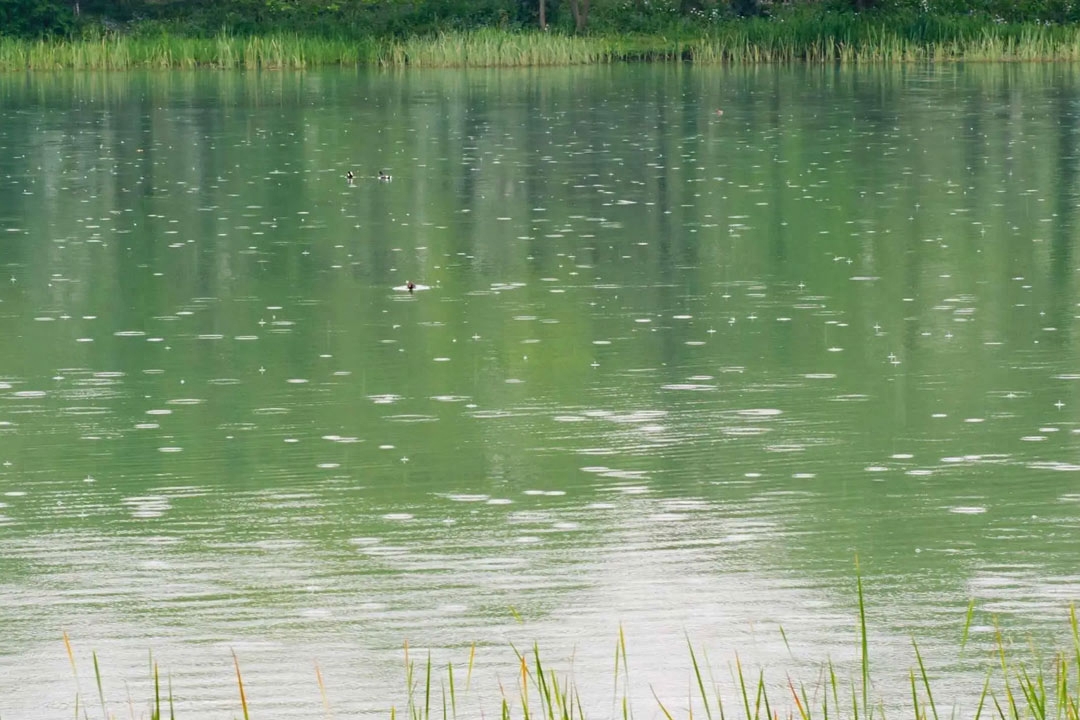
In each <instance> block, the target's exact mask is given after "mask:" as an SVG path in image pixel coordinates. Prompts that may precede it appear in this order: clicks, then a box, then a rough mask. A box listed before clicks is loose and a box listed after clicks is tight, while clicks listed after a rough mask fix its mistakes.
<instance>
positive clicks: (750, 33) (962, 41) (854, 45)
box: [0, 13, 1080, 71]
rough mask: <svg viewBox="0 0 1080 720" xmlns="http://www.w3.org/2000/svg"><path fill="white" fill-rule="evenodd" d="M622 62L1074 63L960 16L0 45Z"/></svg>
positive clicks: (17, 61)
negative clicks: (592, 31) (631, 29)
mask: <svg viewBox="0 0 1080 720" xmlns="http://www.w3.org/2000/svg"><path fill="white" fill-rule="evenodd" d="M627 60H651V61H663V60H688V61H691V62H695V63H703V64H709V63H736V64H750V63H786V62H810V63H835V62H840V63H899V62H914V61H953V60H977V61H1017V60H1019V61H1044V60H1080V27H1077V26H1064V25H1038V24H1004V23H1001V24H999V23H993V22H990V21H988V20H983V19H976V18H967V17H932V16H925V15H910V16H897V17H885V16H874V15H855V14H839V13H814V14H792V15H791V16H788V17H783V18H772V19H763V18H752V19H745V20H739V21H726V22H722V23H717V24H714V25H711V26H708V27H703V28H702V29H700V31H695V32H694V33H688V32H687V31H685V30H683V31H680V32H679V33H678V34H674V35H672V36H666V35H630V34H622V35H566V34H562V33H558V32H539V31H505V30H497V29H491V28H482V29H478V30H470V31H460V32H443V33H439V34H436V35H430V36H412V37H407V38H405V39H398V38H375V37H358V38H349V37H336V38H333V37H320V36H306V35H299V34H281V33H279V34H267V35H251V36H247V35H232V34H226V33H222V34H219V35H217V36H215V37H184V36H181V35H170V34H156V35H149V36H143V35H139V34H134V35H106V36H103V37H99V38H92V39H73V40H25V39H17V38H11V37H3V36H0V71H13V70H60V69H74V70H127V69H134V68H162V69H163V68H185V69H190V68H221V69H245V70H255V69H300V68H310V67H316V66H324V65H340V66H350V67H355V66H380V67H425V68H439V67H516V66H541V65H582V64H597V63H609V62H615V61H627Z"/></svg>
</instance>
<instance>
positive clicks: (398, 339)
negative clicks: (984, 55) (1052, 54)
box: [0, 65, 1080, 718]
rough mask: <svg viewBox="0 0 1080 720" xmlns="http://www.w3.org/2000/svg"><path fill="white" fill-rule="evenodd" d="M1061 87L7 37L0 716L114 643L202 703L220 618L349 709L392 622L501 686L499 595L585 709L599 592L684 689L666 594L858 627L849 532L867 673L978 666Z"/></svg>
mask: <svg viewBox="0 0 1080 720" xmlns="http://www.w3.org/2000/svg"><path fill="white" fill-rule="evenodd" d="M717 110H722V111H723V112H722V113H718V112H717ZM1078 113H1080V75H1078V71H1077V68H1075V67H1072V66H1067V65H1010V66H998V65H978V66H967V65H954V66H945V67H938V68H931V69H928V68H917V67H897V68H872V69H833V68H827V69H825V68H807V67H793V68H778V67H761V68H751V69H730V68H708V69H702V68H692V67H684V66H675V65H659V66H616V67H602V68H585V69H580V68H576V69H565V70H551V69H545V70H523V71H468V72H464V71H461V72H459V71H448V72H432V73H423V72H413V73H379V72H369V71H340V70H328V71H317V72H306V73H301V74H291V73H152V74H141V73H125V74H72V73H65V74H56V75H47V74H37V75H5V76H0V335H2V337H3V338H4V351H3V352H2V353H0V627H2V628H3V638H4V641H3V643H2V644H0V714H2V715H4V716H8V715H10V716H12V717H21V718H46V717H58V716H63V715H64V714H65V713H70V712H72V710H73V708H74V703H75V695H76V692H77V688H78V689H81V692H82V700H83V701H84V702H85V700H86V698H88V697H89V698H93V699H95V701H96V688H94V685H93V676H92V665H91V664H90V652H91V650H95V651H96V652H97V654H98V657H99V660H100V662H101V665H102V670H103V675H104V679H105V689H106V696H107V698H108V700H109V701H110V703H111V704H112V705H114V707H113V712H117V713H119V712H122V711H125V710H124V707H123V705H124V704H126V698H127V694H128V693H129V692H130V694H131V695H132V696H134V697H135V699H136V704H137V705H139V704H140V703H141V702H142V700H143V698H145V697H147V696H148V695H149V692H150V691H149V689H148V688H149V686H148V682H147V678H148V672H147V653H148V652H151V651H152V652H153V654H154V658H155V659H156V660H157V661H158V662H159V663H160V664H161V667H162V669H163V672H168V673H169V674H170V675H171V679H172V686H173V692H174V695H175V697H176V700H177V710H178V713H179V714H180V715H181V716H184V717H191V716H195V717H231V716H234V715H236V714H237V713H238V708H239V705H238V700H237V698H236V690H235V687H234V685H233V681H232V672H233V671H232V662H233V660H232V655H231V653H230V651H231V650H234V651H235V652H236V654H237V656H238V657H239V658H240V661H241V665H242V667H243V669H244V674H245V684H246V686H247V691H248V697H249V698H250V700H251V704H252V707H253V709H254V710H255V711H256V712H257V713H258V714H259V715H272V716H273V717H276V718H300V717H310V716H311V714H312V712H320V711H321V710H320V708H321V707H322V698H321V696H320V690H319V685H318V682H317V680H316V671H315V667H316V664H317V666H318V668H319V669H320V671H321V673H322V675H323V679H324V681H325V685H326V689H327V696H328V699H329V701H330V704H331V706H332V708H333V709H334V711H335V713H337V714H339V715H351V714H359V715H364V716H374V715H375V714H380V716H385V714H386V713H388V711H389V708H390V706H391V705H396V706H397V707H398V708H399V710H400V709H401V708H402V706H403V703H404V701H405V697H406V693H405V679H404V672H403V666H404V652H403V645H404V643H405V642H406V641H407V642H408V644H409V647H410V651H409V652H410V657H411V658H412V659H414V660H415V659H417V658H420V659H421V660H420V661H421V662H423V659H425V658H426V657H427V653H428V651H430V652H431V655H432V657H433V659H434V661H435V662H436V664H445V663H446V662H447V661H452V662H453V663H454V664H455V665H456V666H458V668H461V667H464V665H465V664H466V663H467V659H468V655H469V648H470V646H471V645H472V644H473V643H474V642H475V643H476V644H477V647H478V649H477V669H476V671H475V672H476V674H475V677H474V678H473V683H472V689H471V690H470V693H469V694H468V695H467V696H466V697H465V699H463V700H462V702H463V703H464V704H465V706H466V707H468V708H469V712H472V713H473V714H474V715H475V714H476V713H479V712H483V713H485V714H488V713H491V714H494V713H497V712H498V691H497V684H496V683H497V680H501V681H503V682H505V683H509V684H511V685H512V684H513V682H514V677H515V672H516V665H515V662H516V661H515V660H514V658H513V653H512V650H511V649H510V643H511V642H513V643H515V644H516V645H517V646H518V647H527V646H529V645H530V644H531V643H532V642H533V641H534V640H535V641H537V642H538V643H539V645H540V647H541V649H542V650H544V651H545V652H546V654H547V655H548V658H549V660H551V661H552V662H555V663H556V664H559V663H561V666H562V667H564V668H569V667H570V666H571V665H572V667H573V669H574V674H575V677H576V678H577V680H578V682H579V684H580V685H581V687H582V690H583V693H584V695H585V698H586V703H587V704H589V703H591V704H589V705H588V708H589V709H590V710H591V711H592V715H593V716H595V717H605V716H607V715H609V714H611V713H612V712H613V711H614V708H613V707H612V702H611V692H612V682H611V677H612V670H613V657H614V655H613V650H614V645H615V640H616V638H617V636H618V632H619V627H620V625H621V627H622V628H623V629H624V631H625V634H626V637H627V642H628V649H629V656H630V660H631V664H632V673H633V674H632V677H633V678H634V679H635V683H634V687H633V688H632V691H631V695H632V696H633V699H634V703H635V706H636V707H637V709H638V711H639V713H644V714H645V715H646V716H649V717H652V716H653V714H655V713H657V712H658V710H656V709H655V708H656V705H655V702H654V701H653V700H652V695H651V690H650V685H651V688H652V689H655V691H656V692H657V694H658V695H659V696H661V697H662V698H665V700H666V702H668V703H669V707H671V708H673V709H680V708H681V709H682V711H683V712H685V707H686V700H685V698H686V689H687V687H688V682H689V677H690V676H689V674H688V673H689V667H688V666H689V657H688V654H687V653H686V651H685V636H686V635H688V636H689V637H690V638H691V639H692V640H693V641H694V642H695V644H697V645H700V646H701V647H703V648H707V649H708V651H709V656H710V660H711V662H712V664H713V665H714V667H715V668H716V669H717V670H716V672H717V679H718V681H719V682H720V683H721V685H722V686H726V687H730V683H731V679H730V673H729V672H728V665H729V663H730V662H732V661H733V658H734V653H735V651H738V652H739V656H740V658H741V661H742V662H743V664H744V665H747V666H750V667H757V666H764V667H766V668H768V671H769V672H771V673H773V674H774V675H775V676H774V677H772V681H773V682H776V683H778V684H782V683H784V682H786V673H788V672H791V673H793V674H796V675H801V676H804V677H806V679H808V680H812V679H813V678H814V670H813V667H814V664H815V663H817V662H820V661H821V660H823V659H824V658H826V657H832V658H834V659H836V660H837V661H838V662H840V663H842V664H844V663H849V662H851V661H852V660H853V659H854V658H855V657H856V649H857V646H856V640H855V638H856V617H857V616H856V609H855V602H856V600H855V590H854V564H855V557H856V555H858V557H859V560H860V564H861V567H862V571H863V574H864V578H865V581H866V585H867V589H868V598H869V607H868V619H869V622H870V624H871V630H872V637H871V640H872V653H873V654H874V655H873V657H874V659H875V673H876V674H878V683H877V687H876V690H877V691H878V692H879V693H880V694H881V695H884V696H887V697H896V698H900V699H902V698H903V697H905V695H906V694H907V693H908V692H909V690H905V687H906V685H905V683H906V682H907V680H906V669H907V668H908V667H909V666H911V664H912V663H913V653H912V652H911V649H910V644H909V641H908V637H909V635H910V634H912V633H914V634H915V635H917V636H918V637H919V638H920V640H921V643H922V647H923V651H924V655H925V657H926V658H927V660H928V662H929V665H930V668H931V669H932V671H933V673H934V674H935V677H937V678H940V679H939V683H940V684H941V687H942V690H941V691H940V693H941V695H942V696H944V697H946V698H949V697H952V696H956V697H959V698H970V697H971V696H972V695H975V694H977V693H978V691H979V690H980V689H981V675H979V674H978V672H979V671H978V670H977V668H979V667H981V666H982V662H983V659H984V657H985V655H986V653H987V648H988V647H989V646H990V643H991V642H992V635H993V632H992V624H993V622H994V621H995V619H996V620H997V621H999V622H1000V623H1001V624H1002V625H1003V626H1004V627H1006V628H1008V629H1009V630H1010V632H1011V633H1012V637H1014V638H1015V640H1016V642H1017V643H1018V644H1023V643H1024V642H1026V641H1027V640H1028V639H1031V640H1032V642H1033V643H1034V644H1035V645H1037V646H1041V645H1044V644H1049V643H1052V642H1054V641H1055V639H1060V638H1061V637H1062V636H1063V634H1064V631H1065V630H1066V628H1067V625H1066V609H1067V606H1068V603H1069V602H1070V601H1071V600H1073V599H1075V598H1076V597H1077V595H1078V590H1080V577H1078V574H1077V567H1076V558H1077V557H1078V556H1080V554H1078V553H1080V483H1078V480H1080V476H1078V475H1077V471H1078V470H1080V457H1078V447H1080V446H1078V439H1077V433H1078V432H1080V425H1078V423H1077V410H1078V409H1080V394H1078V389H1080V383H1078V381H1080V354H1078V352H1077V350H1078V349H1077V341H1076V338H1075V337H1074V333H1075V332H1076V329H1077V323H1076V321H1077V305H1078V302H1080V301H1078V298H1077V281H1076V260H1075V258H1074V251H1075V247H1076V233H1077V228H1076V209H1077V206H1078V203H1080V193H1078V188H1077V181H1078V161H1080V153H1078V144H1080V135H1078V128H1080V117H1078ZM350 169H352V170H354V171H355V172H356V173H357V175H358V177H357V179H356V180H355V181H354V182H352V183H349V182H347V181H346V179H345V173H346V172H347V171H348V170H350ZM381 169H385V170H386V171H387V172H389V173H390V174H391V175H392V177H393V179H392V180H391V181H390V182H381V181H379V180H377V179H376V175H377V173H378V171H379V170H381ZM408 280H413V281H414V282H417V283H420V284H422V285H423V286H425V289H422V290H420V291H418V292H415V293H411V294H410V293H408V292H403V291H401V290H400V289H399V288H400V287H401V286H403V285H404V284H405V283H406V281H408ZM972 597H973V598H975V600H976V608H977V611H976V615H975V622H974V625H973V630H972V641H971V643H972V647H974V648H975V649H974V650H970V649H969V651H968V652H967V653H966V654H965V657H964V658H963V659H961V658H960V657H959V653H958V652H957V647H958V645H959V638H960V635H961V631H962V627H963V623H964V610H965V608H966V606H967V602H968V599H969V598H972ZM781 626H782V627H783V629H784V633H783V635H782V634H781V632H780V627H781ZM63 632H67V633H68V635H69V636H70V638H71V641H72V643H73V646H74V648H75V651H76V658H77V660H78V661H79V677H78V680H76V679H75V678H74V677H73V675H72V671H71V668H70V665H69V662H68V658H67V655H66V652H65V649H64V645H63V640H62V633H63ZM784 635H786V638H787V640H786V641H785V640H784ZM571 656H573V661H572V663H571V662H570V660H569V659H570V658H571ZM125 682H126V683H127V686H126V687H127V688H130V690H129V689H126V688H125ZM680 698H682V700H680ZM938 701H939V704H944V703H945V702H947V701H945V700H942V699H941V698H939V700H938ZM95 706H96V705H95ZM139 706H141V705H139Z"/></svg>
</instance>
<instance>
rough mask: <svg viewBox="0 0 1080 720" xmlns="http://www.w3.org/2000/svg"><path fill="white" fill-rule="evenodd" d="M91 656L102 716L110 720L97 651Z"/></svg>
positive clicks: (105, 719)
mask: <svg viewBox="0 0 1080 720" xmlns="http://www.w3.org/2000/svg"><path fill="white" fill-rule="evenodd" d="M90 657H92V658H93V659H94V681H95V682H96V683H97V692H98V699H99V700H100V701H101V717H102V718H103V719H104V720H108V717H109V711H108V710H107V709H106V708H105V691H104V690H102V688H101V668H100V667H98V659H97V653H96V652H92V653H90Z"/></svg>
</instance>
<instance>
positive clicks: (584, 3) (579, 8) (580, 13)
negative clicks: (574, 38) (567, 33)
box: [570, 0, 590, 32]
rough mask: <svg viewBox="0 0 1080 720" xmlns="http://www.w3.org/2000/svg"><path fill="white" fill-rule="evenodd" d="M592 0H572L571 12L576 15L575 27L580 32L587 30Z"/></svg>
mask: <svg viewBox="0 0 1080 720" xmlns="http://www.w3.org/2000/svg"><path fill="white" fill-rule="evenodd" d="M589 2H590V0H570V12H571V13H572V14H573V16H574V29H575V30H577V31H578V32H584V31H585V25H586V24H587V23H588V22H589Z"/></svg>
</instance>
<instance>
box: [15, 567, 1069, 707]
mask: <svg viewBox="0 0 1080 720" xmlns="http://www.w3.org/2000/svg"><path fill="white" fill-rule="evenodd" d="M856 591H857V595H858V609H857V612H858V620H857V637H856V642H857V644H858V650H859V652H858V657H859V663H858V670H857V671H856V674H855V675H854V676H853V677H851V678H849V679H847V680H842V679H841V678H840V677H839V671H838V669H837V667H836V666H835V665H834V664H833V662H832V661H831V660H828V661H826V662H825V663H824V664H823V665H822V666H821V667H820V668H819V669H818V671H817V672H816V673H815V676H816V680H815V681H813V682H811V683H809V684H808V683H802V682H796V681H795V680H793V679H792V678H791V676H790V675H784V674H783V673H782V670H775V669H774V670H771V671H770V672H771V673H772V677H767V674H766V671H765V670H764V669H758V670H757V671H756V672H754V671H750V672H748V671H747V668H745V667H744V665H743V663H742V660H741V659H740V657H739V655H738V653H736V654H735V657H734V662H733V665H732V667H730V673H731V677H732V679H733V681H734V687H733V689H730V690H728V695H727V697H725V695H724V692H722V691H721V689H720V687H719V684H718V683H717V682H716V680H715V677H714V670H715V669H714V668H713V666H712V665H711V664H710V663H709V660H708V655H707V654H706V653H704V652H702V651H701V650H700V649H698V648H695V646H694V643H693V642H692V640H691V639H690V638H689V637H687V638H686V650H685V651H686V652H687V653H688V655H689V659H690V665H689V671H688V678H687V687H688V688H689V695H688V696H687V697H686V698H685V703H684V704H683V705H682V707H681V708H679V709H676V707H675V705H674V704H673V703H671V702H670V701H668V700H665V699H664V698H661V697H659V695H658V694H657V693H656V692H655V691H654V690H653V689H652V688H651V687H648V688H645V689H647V690H648V691H649V694H651V695H652V697H653V702H655V703H656V705H655V707H653V708H650V709H648V712H647V713H646V715H648V716H656V715H657V714H659V715H662V716H663V717H664V718H666V720H676V719H677V718H678V719H679V720H681V719H682V718H683V717H685V718H686V720H693V717H694V713H695V712H696V713H698V715H699V717H700V715H701V714H702V713H704V715H705V718H706V720H779V718H786V719H787V720H875V717H877V718H878V719H879V720H885V717H886V706H885V702H884V700H883V699H882V698H881V697H878V696H877V695H876V694H875V693H876V691H877V687H876V686H875V684H874V682H873V678H872V677H871V663H870V634H869V630H868V626H867V621H866V605H865V599H864V597H863V594H862V581H861V579H859V580H858V582H857V590H856ZM973 612H974V605H969V607H968V612H967V616H966V618H964V623H963V632H962V635H961V638H960V641H959V647H958V649H957V654H956V658H959V657H960V656H961V655H962V654H963V652H964V648H965V646H966V644H967V641H968V632H969V630H970V626H971V621H972V615H973ZM1069 629H1070V633H1069V635H1070V641H1071V647H1070V648H1068V649H1061V650H1058V651H1056V652H1054V653H1052V654H1051V655H1050V656H1049V659H1048V660H1047V659H1046V658H1045V657H1039V656H1036V657H1035V658H1024V657H1017V656H1016V655H1015V654H1014V653H1013V652H1012V651H1011V650H1010V647H1009V644H1008V643H1007V642H1006V640H1005V639H1004V634H1003V633H1002V632H1001V631H1000V630H998V631H997V632H996V633H995V640H994V645H993V647H992V648H990V650H989V652H988V653H987V659H986V662H987V668H986V671H985V675H984V677H983V679H982V682H981V686H980V687H979V688H976V690H977V691H978V692H977V693H975V694H973V695H972V697H978V704H977V707H976V708H975V711H974V714H970V713H965V715H964V717H966V718H969V720H982V717H983V714H984V713H985V714H987V715H989V716H991V720H1080V622H1078V619H1077V614H1076V610H1075V608H1071V609H1070V611H1069ZM781 632H782V631H781ZM782 634H783V633H782ZM783 636H784V642H785V644H786V643H787V636H786V634H783ZM63 639H64V646H65V649H66V652H67V655H68V658H69V660H70V663H71V668H72V673H73V675H74V677H75V683H76V697H75V705H76V714H77V716H81V717H83V718H86V720H90V718H92V717H96V716H97V708H91V707H90V704H91V703H86V702H83V697H82V695H81V690H80V688H79V673H78V668H77V665H76V660H75V652H74V650H73V649H72V646H71V642H70V640H69V638H68V636H67V634H66V633H65V634H64V636H63ZM511 649H512V650H513V653H514V661H513V664H512V665H511V666H510V667H508V668H507V671H508V672H507V675H508V676H509V677H511V678H513V682H511V683H508V684H504V683H503V681H499V682H498V683H497V688H487V692H482V691H481V689H476V688H474V687H473V682H472V675H473V666H474V663H475V659H476V657H475V656H476V650H477V648H476V645H475V644H474V645H472V646H471V647H470V648H469V653H468V657H467V659H466V668H467V669H466V671H465V677H464V683H461V682H460V671H458V675H455V668H454V664H453V663H452V662H447V663H446V665H445V666H444V667H439V666H437V665H436V663H435V662H433V660H432V657H431V654H430V652H428V653H425V655H424V657H423V658H422V659H421V660H420V661H419V662H418V661H417V660H416V659H414V657H413V656H412V655H411V654H410V649H409V645H408V643H406V644H405V646H404V667H403V670H404V676H405V677H404V679H405V694H404V698H403V702H402V703H401V704H400V705H393V706H391V707H390V708H389V710H388V711H387V712H388V715H389V717H390V720H397V719H398V717H399V716H402V720H457V718H458V716H459V714H460V715H461V716H462V717H483V716H484V702H490V701H491V699H492V697H493V696H494V697H495V698H497V702H498V707H499V710H498V712H499V717H500V719H501V720H519V719H520V720H587V713H586V711H585V709H584V708H585V706H586V703H584V702H583V696H582V690H581V689H580V688H579V687H578V685H577V683H576V681H575V680H574V677H573V675H572V673H570V672H560V671H559V670H558V669H556V668H555V667H553V666H552V665H551V664H549V663H548V662H547V660H546V659H545V658H544V657H543V656H542V654H541V651H540V648H539V646H538V645H537V644H535V643H534V644H533V645H532V647H531V648H529V649H527V650H524V651H519V650H518V649H517V648H516V647H514V646H513V645H511ZM911 649H912V658H911V660H912V665H911V666H910V670H909V671H908V673H907V676H908V685H909V691H910V707H909V708H908V709H906V710H905V709H902V708H900V709H894V708H895V706H893V705H890V710H889V712H890V713H891V712H899V713H900V715H901V716H903V715H906V714H907V713H908V712H910V713H911V716H912V717H913V718H914V720H940V719H941V712H940V711H939V707H940V700H941V699H942V698H940V697H939V694H938V693H936V692H935V688H934V684H933V679H932V677H931V672H930V670H929V669H928V667H927V664H926V661H925V658H924V656H923V653H922V650H921V648H920V646H919V644H918V643H917V642H916V640H915V639H914V638H912V640H911ZM789 650H790V648H789ZM92 657H93V665H94V678H95V684H96V689H97V696H98V697H97V700H98V702H99V703H100V713H101V715H100V717H101V718H102V719H103V720H104V719H106V718H110V717H113V716H114V715H113V714H112V713H110V711H109V707H108V704H107V703H106V699H105V693H104V691H103V689H102V680H101V672H100V667H99V663H98V657H97V655H96V653H95V654H92ZM629 657H630V653H629V651H628V648H627V640H626V636H625V634H624V633H623V630H622V628H620V629H619V634H618V637H617V638H616V642H615V652H614V657H613V666H614V671H613V673H612V675H613V680H614V695H613V697H612V706H611V707H612V711H611V712H610V713H602V714H603V715H605V716H607V715H612V716H615V717H621V718H622V719H623V720H632V718H633V717H634V716H635V709H634V708H633V707H632V705H631V701H630V698H631V695H632V690H634V689H637V688H638V685H637V684H636V680H635V679H633V678H632V677H631V673H630V665H629ZM232 660H233V669H234V671H235V678H234V682H235V688H236V691H237V697H238V703H239V705H238V707H237V708H236V710H237V711H238V712H239V716H240V717H242V718H244V720H249V718H250V717H251V716H252V715H255V716H257V713H255V712H253V711H252V709H251V707H250V706H249V698H248V695H247V693H246V692H245V687H244V680H243V678H242V676H241V673H240V661H239V659H238V658H237V656H236V654H235V653H233V655H232ZM314 675H315V680H316V682H317V684H318V689H319V694H320V696H321V698H322V704H323V710H324V713H325V714H326V715H327V716H330V715H331V714H332V712H331V705H330V700H329V695H330V691H328V689H327V687H326V685H325V683H324V681H323V676H322V671H321V669H320V667H319V665H318V664H315V665H314ZM778 675H780V676H781V677H783V678H784V680H783V681H782V682H780V683H778V682H776V679H777V678H776V676H778ZM505 677H506V676H505V675H504V678H505ZM150 681H151V688H152V691H151V693H152V694H151V695H150V697H149V698H148V699H147V700H146V705H145V707H146V708H147V713H146V714H148V715H149V717H150V718H152V720H162V718H164V717H165V713H166V711H167V712H168V717H169V718H170V719H171V720H175V717H176V715H175V708H174V702H173V689H172V683H171V681H170V682H169V683H168V685H167V687H166V688H164V689H163V688H162V686H161V682H160V676H159V670H158V666H157V663H156V662H154V660H153V658H152V657H151V659H150ZM640 694H641V693H638V695H639V696H640ZM481 696H483V697H481ZM2 699H3V698H2V697H0V700H2ZM473 701H475V705H473ZM129 703H130V701H129ZM953 707H954V709H953V711H952V712H953V714H952V716H951V717H955V716H956V715H955V713H956V710H955V707H956V706H955V704H954V705H953ZM132 712H134V710H133V711H132ZM313 712H315V710H314V709H313ZM80 713H81V715H80Z"/></svg>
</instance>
